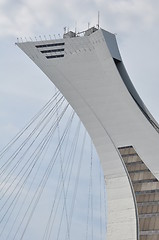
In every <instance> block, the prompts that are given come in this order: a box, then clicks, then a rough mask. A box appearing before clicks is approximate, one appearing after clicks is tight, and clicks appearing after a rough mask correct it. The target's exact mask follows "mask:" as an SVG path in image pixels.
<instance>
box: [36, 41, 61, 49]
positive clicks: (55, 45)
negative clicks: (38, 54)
mask: <svg viewBox="0 0 159 240" xmlns="http://www.w3.org/2000/svg"><path fill="white" fill-rule="evenodd" d="M63 45H65V43H64V42H61V43H50V44H42V45H36V46H35V47H36V48H44V47H57V46H63Z"/></svg>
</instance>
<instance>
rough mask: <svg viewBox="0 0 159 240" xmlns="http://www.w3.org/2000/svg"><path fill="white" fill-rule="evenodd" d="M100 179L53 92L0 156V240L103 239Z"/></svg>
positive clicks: (83, 137)
mask: <svg viewBox="0 0 159 240" xmlns="http://www.w3.org/2000/svg"><path fill="white" fill-rule="evenodd" d="M97 166H98V167H97ZM97 169H99V171H98V173H97ZM88 173H89V174H88ZM97 175H98V177H97ZM94 176H95V178H94ZM102 179H103V178H102V171H101V168H100V167H99V161H98V157H97V154H96V152H95V150H94V147H93V144H92V141H91V140H90V138H89V136H88V134H87V132H86V130H85V128H84V127H83V125H82V123H81V121H80V120H79V118H78V117H77V115H76V114H75V112H74V111H73V109H72V108H71V107H70V105H69V104H68V102H67V101H66V100H65V99H64V97H63V96H62V95H61V93H60V92H59V91H58V90H56V91H55V94H54V96H53V97H52V98H51V99H50V100H49V101H48V102H47V103H46V104H45V105H44V107H43V108H42V109H41V110H40V111H39V112H38V113H37V114H36V115H35V116H34V117H33V118H32V119H31V121H30V122H29V123H28V124H27V125H26V126H25V127H24V128H23V129H22V130H21V131H20V132H19V133H18V134H17V135H16V136H15V137H14V138H13V139H12V140H11V141H10V142H9V143H8V144H7V145H6V146H5V147H4V148H3V149H2V150H1V151H0V238H1V239H4V240H23V239H24V240H25V239H41V240H51V239H56V240H60V239H65V240H67V239H68V240H71V239H74V238H75V236H76V234H77V231H79V236H78V237H79V239H86V240H87V239H91V240H95V239H101V240H102V239H104V238H105V236H104V234H105V232H104V228H105V227H106V226H105V221H104V220H103V219H104V218H105V214H103V212H104V211H105V204H104V203H103V202H102V197H103V199H104V196H105V195H104V190H102V189H103V185H104V182H103V181H102ZM99 186H100V187H99ZM94 192H95V196H94ZM97 192H99V193H98V194H97ZM96 194H97V195H98V197H97V196H96ZM81 205H82V207H81ZM97 212H98V214H97ZM83 219H86V220H83ZM79 222H80V223H81V227H82V229H83V231H81V230H80V229H81V227H80V229H79V226H78V224H79ZM97 222H98V224H97ZM76 239H77V238H76Z"/></svg>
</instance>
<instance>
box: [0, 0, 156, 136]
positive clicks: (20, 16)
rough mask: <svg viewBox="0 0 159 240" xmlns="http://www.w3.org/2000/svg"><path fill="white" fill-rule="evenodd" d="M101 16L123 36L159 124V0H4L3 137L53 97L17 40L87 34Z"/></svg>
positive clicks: (133, 73)
mask: <svg viewBox="0 0 159 240" xmlns="http://www.w3.org/2000/svg"><path fill="white" fill-rule="evenodd" d="M98 10H99V11H100V26H101V27H102V28H104V29H106V30H108V31H110V32H112V33H116V34H117V40H118V44H119V48H120V52H121V55H122V58H123V61H124V64H125V66H126V69H127V71H128V73H129V75H130V78H131V80H132V82H133V84H134V85H135V87H136V89H137V91H138V93H139V94H140V96H141V98H142V99H143V100H144V102H145V104H146V105H147V107H148V109H149V110H150V111H151V113H152V114H153V115H154V117H155V118H156V120H157V121H159V111H158V102H159V94H158V88H159V67H158V53H159V44H158V42H159V30H158V25H159V1H158V0H153V1H152V0H107V1H105V0H94V1H90V0H87V1H82V2H81V1H80V0H69V1H56V0H45V1H43V0H34V1H32V0H26V1H23V0H16V1H11V0H0V48H1V57H0V68H1V71H0V72H1V78H0V82H1V87H0V108H1V112H0V134H1V135H2V136H4V135H7V133H8V134H9V135H12V133H13V134H14V133H15V132H16V131H17V128H20V127H21V126H23V124H24V123H25V121H27V119H29V117H31V116H32V115H33V114H34V112H35V111H36V109H38V108H39V107H40V106H41V105H42V104H43V102H45V101H46V100H47V99H49V97H50V96H51V95H52V93H53V87H52V84H51V82H50V81H49V79H47V78H46V77H45V76H44V74H43V73H42V72H41V70H40V69H38V68H37V67H36V66H35V65H34V64H33V63H32V62H31V61H30V59H29V58H28V57H27V56H25V54H24V53H23V52H21V50H20V49H18V47H16V46H15V45H14V43H15V42H16V41H17V38H23V39H25V38H27V39H30V38H32V39H35V37H36V38H39V36H41V37H42V38H44V39H45V37H46V38H48V39H49V38H50V37H49V35H51V36H52V38H54V35H56V37H58V34H60V35H61V36H62V34H63V28H64V27H65V26H66V27H68V28H69V29H70V30H74V29H75V27H77V31H81V30H84V29H86V28H87V26H88V22H89V23H90V26H93V25H96V24H97V12H98ZM17 119H18V121H17ZM9 137H10V136H9ZM4 141H5V139H4ZM6 141H7V140H6Z"/></svg>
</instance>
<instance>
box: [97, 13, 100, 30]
mask: <svg viewBox="0 0 159 240" xmlns="http://www.w3.org/2000/svg"><path fill="white" fill-rule="evenodd" d="M99 17H100V12H99V11H98V24H97V28H98V29H99Z"/></svg>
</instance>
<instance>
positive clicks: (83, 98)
mask: <svg viewBox="0 0 159 240" xmlns="http://www.w3.org/2000/svg"><path fill="white" fill-rule="evenodd" d="M17 45H18V46H19V47H20V48H21V49H22V50H23V51H24V52H25V53H26V54H27V55H28V56H29V57H30V58H31V59H32V60H33V61H34V62H35V63H36V65H37V66H39V68H40V69H41V70H42V71H43V72H44V73H45V74H46V75H47V76H48V78H49V79H50V80H51V81H52V82H53V83H54V84H55V85H56V86H57V88H58V89H59V90H60V91H61V92H62V94H63V95H64V96H65V98H66V99H67V100H68V102H69V103H70V105H71V106H72V107H73V108H74V110H75V112H76V113H77V114H78V116H79V117H80V119H81V121H82V122H83V124H84V125H85V127H86V129H87V131H88V133H89V134H90V137H91V138H92V141H93V142H94V145H95V147H96V150H97V152H98V155H99V158H100V161H101V164H102V167H103V171H104V177H105V182H106V189H107V238H106V239H107V240H116V239H120V240H135V239H142V240H144V239H147V240H149V239H158V238H157V236H158V237H159V207H158V200H159V183H158V179H159V134H158V131H159V128H158V124H157V123H156V121H155V120H154V119H153V117H152V116H151V114H150V113H149V111H148V110H147V109H146V107H145V105H144V103H143V102H142V100H141V99H140V97H139V96H138V94H137V92H136V90H135V89H134V87H133V85H132V83H131V81H130V79H129V77H128V74H127V72H126V70H125V68H124V65H123V62H122V59H121V56H120V53H119V50H118V46H117V43H116V39H115V35H114V34H112V33H109V32H107V31H105V30H103V29H98V30H97V29H95V28H91V29H88V30H87V31H86V32H85V33H84V36H76V34H74V33H72V32H69V33H67V34H65V35H64V38H63V39H58V40H46V41H39V42H38V41H36V42H25V43H18V44H17ZM154 206H155V207H154ZM154 209H156V210H154Z"/></svg>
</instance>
